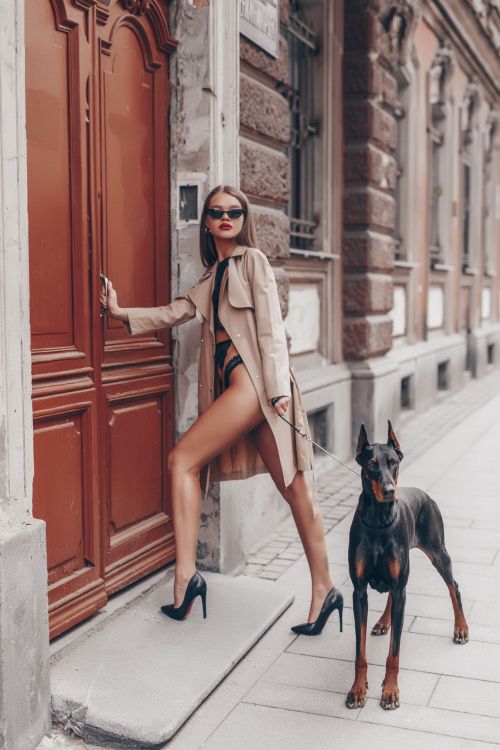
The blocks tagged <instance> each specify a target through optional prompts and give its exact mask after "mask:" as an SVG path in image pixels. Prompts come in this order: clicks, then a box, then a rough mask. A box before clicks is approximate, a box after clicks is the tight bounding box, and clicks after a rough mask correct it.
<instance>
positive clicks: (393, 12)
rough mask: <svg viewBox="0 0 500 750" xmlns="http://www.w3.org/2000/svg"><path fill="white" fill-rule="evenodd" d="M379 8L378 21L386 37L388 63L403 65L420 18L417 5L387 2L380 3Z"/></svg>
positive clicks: (414, 0) (401, 0) (405, 1)
mask: <svg viewBox="0 0 500 750" xmlns="http://www.w3.org/2000/svg"><path fill="white" fill-rule="evenodd" d="M379 7H380V13H379V20H380V23H381V24H382V27H383V29H384V31H385V33H386V35H387V41H388V53H389V58H390V62H391V63H392V64H393V65H404V64H405V62H406V59H407V56H408V51H409V50H411V47H412V43H413V35H414V33H415V29H416V27H417V22H418V19H419V16H420V6H419V3H418V2H417V0H389V1H388V2H381V3H380V6H379Z"/></svg>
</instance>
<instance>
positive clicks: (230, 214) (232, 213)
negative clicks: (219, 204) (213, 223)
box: [207, 208, 247, 219]
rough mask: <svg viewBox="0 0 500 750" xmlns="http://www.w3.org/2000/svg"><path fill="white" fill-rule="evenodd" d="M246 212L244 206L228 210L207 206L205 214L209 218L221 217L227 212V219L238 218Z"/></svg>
mask: <svg viewBox="0 0 500 750" xmlns="http://www.w3.org/2000/svg"><path fill="white" fill-rule="evenodd" d="M246 212H247V210H246V208H230V209H229V211H224V210H223V209H222V208H207V214H208V215H209V216H210V218H211V219H222V217H223V216H224V214H227V218H228V219H239V218H240V216H243V214H246Z"/></svg>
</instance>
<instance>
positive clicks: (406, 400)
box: [400, 375, 413, 409]
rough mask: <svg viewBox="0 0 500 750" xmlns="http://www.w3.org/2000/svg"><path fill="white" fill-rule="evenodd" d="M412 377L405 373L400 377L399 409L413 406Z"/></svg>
mask: <svg viewBox="0 0 500 750" xmlns="http://www.w3.org/2000/svg"><path fill="white" fill-rule="evenodd" d="M412 391H413V377H412V375H407V376H406V377H405V378H401V392H400V406H401V409H411V408H412V406H413V398H412Z"/></svg>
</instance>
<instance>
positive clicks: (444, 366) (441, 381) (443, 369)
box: [437, 360, 449, 391]
mask: <svg viewBox="0 0 500 750" xmlns="http://www.w3.org/2000/svg"><path fill="white" fill-rule="evenodd" d="M448 365H449V361H448V360H447V361H446V362H440V363H439V364H438V370H437V387H438V391H447V390H448V387H449V385H448V371H449V367H448Z"/></svg>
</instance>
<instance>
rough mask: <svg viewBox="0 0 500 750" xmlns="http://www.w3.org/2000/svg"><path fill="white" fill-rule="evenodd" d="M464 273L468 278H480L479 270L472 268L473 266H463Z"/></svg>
mask: <svg viewBox="0 0 500 750" xmlns="http://www.w3.org/2000/svg"><path fill="white" fill-rule="evenodd" d="M462 273H463V274H465V275H466V276H479V271H478V269H477V268H472V267H471V266H468V265H466V264H465V263H464V265H463V266H462Z"/></svg>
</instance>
